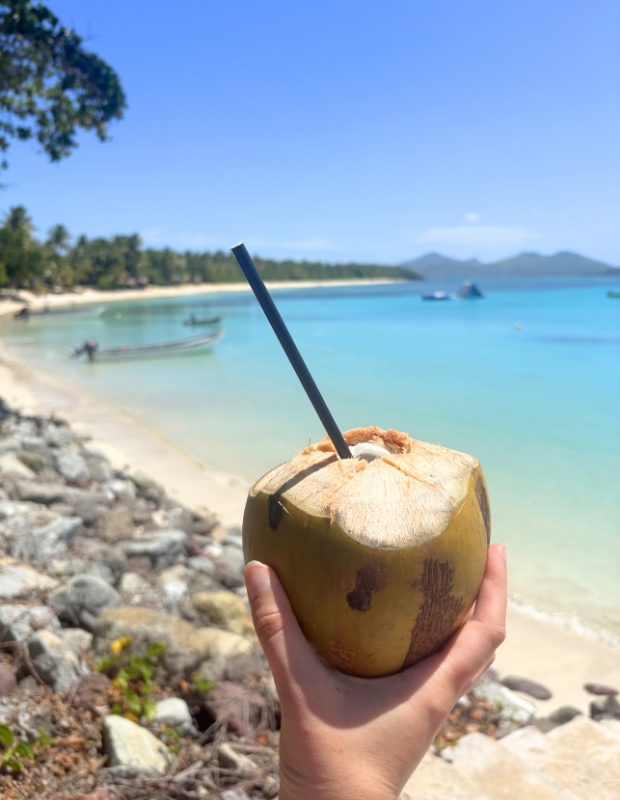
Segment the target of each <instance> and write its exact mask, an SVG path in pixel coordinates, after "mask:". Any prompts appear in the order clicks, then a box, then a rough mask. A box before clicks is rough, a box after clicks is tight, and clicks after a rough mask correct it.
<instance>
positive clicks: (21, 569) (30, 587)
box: [0, 558, 58, 600]
mask: <svg viewBox="0 0 620 800" xmlns="http://www.w3.org/2000/svg"><path fill="white" fill-rule="evenodd" d="M57 586H58V581H56V580H54V579H53V578H48V577H47V575H43V574H42V573H41V572H37V570H36V569H33V568H32V567H29V566H28V565H27V564H16V563H15V562H13V559H8V558H1V559H0V600H12V599H13V598H15V597H22V596H24V595H28V594H30V593H31V592H42V591H48V590H50V589H55V588H56V587H57Z"/></svg>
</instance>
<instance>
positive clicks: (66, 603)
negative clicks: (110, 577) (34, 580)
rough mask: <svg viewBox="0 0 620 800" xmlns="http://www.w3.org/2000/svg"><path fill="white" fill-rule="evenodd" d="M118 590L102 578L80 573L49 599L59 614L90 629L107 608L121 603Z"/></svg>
mask: <svg viewBox="0 0 620 800" xmlns="http://www.w3.org/2000/svg"><path fill="white" fill-rule="evenodd" d="M120 601H121V598H120V595H119V594H118V592H117V591H116V590H115V589H113V588H112V587H111V586H110V585H109V584H108V583H106V582H105V581H104V580H102V579H101V578H96V577H95V576H93V575H78V576H77V577H76V578H73V580H71V581H70V582H69V583H68V584H67V585H66V586H63V587H62V588H61V589H58V590H57V591H56V592H54V593H53V594H52V596H51V597H50V599H49V602H50V605H51V606H52V608H54V609H55V610H56V612H57V613H58V614H59V615H62V616H64V617H66V618H68V619H69V620H70V621H72V622H73V623H74V624H75V623H76V622H77V623H78V624H80V625H81V626H82V627H84V628H86V629H87V630H89V631H92V630H93V626H94V624H95V619H96V618H97V617H98V616H99V615H100V614H101V613H103V612H104V611H105V610H106V609H108V608H111V607H112V606H117V605H119V604H120Z"/></svg>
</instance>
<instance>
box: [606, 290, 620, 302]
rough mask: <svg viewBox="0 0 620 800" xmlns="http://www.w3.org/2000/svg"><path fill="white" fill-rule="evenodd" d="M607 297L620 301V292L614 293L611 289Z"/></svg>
mask: <svg viewBox="0 0 620 800" xmlns="http://www.w3.org/2000/svg"><path fill="white" fill-rule="evenodd" d="M607 297H610V298H613V299H616V300H618V299H620V292H612V291H611V289H610V290H609V291H608V292H607Z"/></svg>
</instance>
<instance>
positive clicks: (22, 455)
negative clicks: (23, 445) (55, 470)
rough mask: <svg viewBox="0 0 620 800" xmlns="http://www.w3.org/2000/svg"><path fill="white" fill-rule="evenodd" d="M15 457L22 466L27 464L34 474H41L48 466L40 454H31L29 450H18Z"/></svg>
mask: <svg viewBox="0 0 620 800" xmlns="http://www.w3.org/2000/svg"><path fill="white" fill-rule="evenodd" d="M15 455H16V456H17V458H18V459H19V460H20V461H21V462H22V464H25V465H26V466H27V467H29V468H30V469H31V470H32V471H33V472H41V471H42V470H44V469H45V467H47V466H48V463H47V461H46V460H45V459H44V458H43V456H41V455H39V453H31V452H30V451H29V450H18V451H17V453H15ZM20 477H22V476H20Z"/></svg>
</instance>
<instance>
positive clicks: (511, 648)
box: [0, 345, 620, 715]
mask: <svg viewBox="0 0 620 800" xmlns="http://www.w3.org/2000/svg"><path fill="white" fill-rule="evenodd" d="M0 395H1V396H2V397H3V398H4V399H5V400H6V401H7V402H8V403H9V404H11V405H14V406H15V407H18V408H20V409H22V410H24V411H28V412H30V413H36V414H44V415H48V414H56V415H57V416H60V417H64V418H66V419H67V420H69V421H70V422H71V424H72V425H73V426H74V428H75V429H76V430H77V431H79V432H80V433H81V434H83V435H87V436H90V437H92V439H93V440H94V442H95V443H96V444H97V445H98V446H99V447H101V449H102V450H103V451H104V452H105V454H106V455H107V456H108V457H109V458H110V459H111V460H112V462H113V463H114V464H116V465H118V466H124V465H131V467H133V468H135V469H141V470H144V471H145V472H147V473H149V474H150V475H151V476H152V477H153V478H155V479H156V480H157V481H158V482H160V483H161V484H162V485H163V486H165V488H166V490H167V491H168V492H169V493H170V494H171V495H172V496H173V497H175V498H177V499H178V500H179V501H180V502H182V503H184V504H186V505H187V506H189V507H190V508H199V507H202V508H207V509H210V510H211V511H214V512H216V513H217V514H218V515H219V516H220V517H221V519H222V521H223V522H224V523H225V524H227V525H240V524H241V520H242V515H243V508H244V504H245V497H246V493H247V489H248V487H247V485H245V484H244V483H243V482H242V481H240V480H238V479H235V478H234V477H231V476H228V475H225V474H222V473H219V472H217V471H216V470H213V469H211V468H209V467H208V466H206V465H205V464H202V463H200V462H199V461H198V460H197V459H195V458H193V457H192V456H190V455H189V454H187V453H186V452H185V451H184V450H182V449H181V448H179V447H178V446H177V445H175V444H174V443H173V442H172V441H171V440H169V439H168V438H167V437H165V436H164V435H162V434H161V433H160V432H159V431H158V430H156V429H153V428H151V427H149V426H147V425H145V424H144V423H143V422H142V421H141V420H138V419H136V418H134V417H132V415H131V413H130V412H128V411H127V410H126V409H123V408H120V407H118V406H115V405H113V404H111V403H109V402H104V401H102V400H101V399H99V398H98V397H96V396H95V395H93V394H91V393H90V392H88V391H86V390H84V389H83V388H80V387H78V386H75V385H74V384H73V383H71V382H70V381H67V380H66V379H64V378H60V377H58V376H55V375H51V374H49V373H46V372H43V371H41V370H36V369H33V368H32V367H30V366H29V365H27V364H26V363H24V362H23V361H21V360H19V359H17V358H16V357H14V356H13V355H12V354H10V353H9V352H8V351H7V349H6V348H5V347H3V346H2V345H0ZM508 563H509V566H510V553H509V554H508ZM495 666H496V667H497V668H498V669H499V671H500V672H501V674H502V675H507V674H510V675H519V676H522V677H527V678H530V679H533V680H536V681H539V682H541V683H543V684H545V685H546V686H548V687H549V688H550V689H551V690H552V692H553V697H552V699H551V700H548V701H544V702H541V701H536V704H537V706H538V707H539V708H540V714H541V715H544V714H547V713H549V712H550V711H552V710H553V709H555V708H557V707H558V706H560V705H565V704H570V705H574V706H576V707H578V708H580V709H582V710H583V711H586V710H587V706H588V703H589V702H590V700H591V699H592V698H591V696H589V695H588V694H587V693H586V692H585V691H583V689H582V686H583V684H584V683H586V682H589V681H599V682H603V683H609V684H612V685H614V686H616V687H617V686H620V650H618V649H615V648H613V647H611V646H608V645H607V644H605V643H603V642H601V641H598V640H596V639H595V638H589V637H587V636H582V635H579V634H578V633H576V632H573V631H571V630H569V629H566V628H564V627H561V626H560V625H555V624H553V623H552V622H546V621H543V620H540V619H537V618H535V617H534V616H532V615H530V614H528V613H527V612H524V611H523V610H520V609H518V608H516V607H513V606H511V607H509V609H508V635H507V639H506V642H505V643H504V644H503V645H502V647H501V648H500V650H499V652H498V655H497V659H496V663H495Z"/></svg>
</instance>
